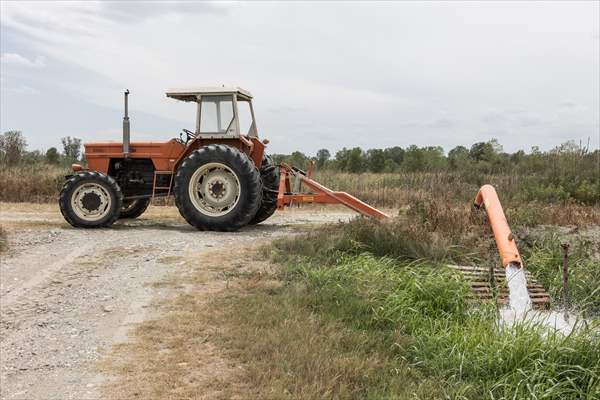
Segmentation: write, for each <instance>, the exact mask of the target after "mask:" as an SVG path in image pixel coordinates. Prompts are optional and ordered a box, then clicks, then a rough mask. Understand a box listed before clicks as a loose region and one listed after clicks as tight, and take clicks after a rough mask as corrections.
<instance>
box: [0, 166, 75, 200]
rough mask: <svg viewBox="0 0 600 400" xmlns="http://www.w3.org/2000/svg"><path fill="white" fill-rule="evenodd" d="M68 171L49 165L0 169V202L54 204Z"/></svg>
mask: <svg viewBox="0 0 600 400" xmlns="http://www.w3.org/2000/svg"><path fill="white" fill-rule="evenodd" d="M68 173H69V169H67V168H65V167H59V166H55V165H49V164H24V165H18V166H5V165H3V166H2V168H0V201H5V202H30V203H45V202H56V201H57V198H58V193H59V192H60V189H61V188H62V186H63V184H64V181H65V175H67V174H68Z"/></svg>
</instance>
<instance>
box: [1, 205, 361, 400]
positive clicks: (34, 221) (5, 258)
mask: <svg viewBox="0 0 600 400" xmlns="http://www.w3.org/2000/svg"><path fill="white" fill-rule="evenodd" d="M353 215H354V214H352V213H351V212H348V211H346V210H344V209H338V208H333V209H327V211H326V210H325V209H323V208H319V207H314V208H304V209H292V210H287V211H284V212H281V213H279V212H278V213H277V214H276V215H275V216H274V217H272V218H271V219H269V220H268V221H266V222H265V223H263V224H261V225H258V226H254V227H247V228H245V229H243V230H241V231H239V232H235V233H218V232H198V231H196V230H194V229H193V228H191V227H190V226H189V225H187V224H186V223H185V222H184V221H183V220H182V219H181V218H180V217H179V216H178V214H177V211H176V209H174V208H173V207H151V208H150V209H149V211H148V212H147V213H146V214H144V215H143V216H142V217H141V218H140V219H138V220H131V221H119V222H118V223H117V224H115V226H114V227H112V228H108V229H97V230H84V229H74V228H71V227H70V226H69V225H67V224H66V223H65V222H64V220H62V217H61V216H60V213H59V212H58V210H57V209H56V207H55V206H51V205H47V206H40V205H36V206H31V207H28V205H26V204H24V205H14V204H0V224H2V226H3V228H4V229H6V231H7V232H8V246H9V249H8V251H7V252H5V253H2V254H1V255H0V257H1V259H0V332H1V337H0V398H2V399H95V398H99V397H100V396H99V394H98V392H97V391H96V387H97V386H98V385H99V384H100V383H102V382H103V379H105V378H104V377H103V376H102V375H100V374H99V373H98V372H97V371H96V369H95V364H96V362H97V361H98V360H99V359H100V358H101V357H102V356H103V355H104V354H107V352H108V351H109V350H110V348H111V346H112V345H114V344H116V343H119V342H123V341H126V340H127V332H128V331H129V330H130V329H131V327H132V326H134V325H135V324H136V323H139V322H141V321H143V320H144V319H145V318H148V317H149V316H150V315H152V312H153V310H152V307H151V306H150V305H151V304H152V303H153V300H155V299H157V298H160V297H161V296H165V295H166V294H167V293H165V291H166V289H161V288H160V285H153V284H154V283H157V282H160V281H161V280H163V279H165V277H166V276H167V275H169V274H180V273H184V272H185V271H183V269H184V268H185V266H184V265H177V264H175V265H174V264H173V262H172V260H173V257H177V256H182V255H185V254H197V253H198V251H199V250H202V249H207V250H208V249H211V250H218V249H223V251H227V250H228V249H231V248H238V247H240V246H244V245H250V244H252V243H256V242H257V241H268V240H270V239H271V238H274V237H277V236H280V235H290V234H294V233H297V232H299V231H301V230H302V229H303V228H305V227H306V226H307V225H315V224H321V223H324V222H335V221H339V220H348V219H349V218H351V217H352V216H353Z"/></svg>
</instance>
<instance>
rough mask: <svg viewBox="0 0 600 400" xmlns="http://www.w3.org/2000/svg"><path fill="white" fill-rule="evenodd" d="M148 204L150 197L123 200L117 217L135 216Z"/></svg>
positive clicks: (127, 217) (142, 211)
mask: <svg viewBox="0 0 600 400" xmlns="http://www.w3.org/2000/svg"><path fill="white" fill-rule="evenodd" d="M148 205H150V199H137V200H123V207H121V214H120V215H119V219H133V218H137V217H139V216H140V215H142V214H143V213H144V211H146V209H147V208H148Z"/></svg>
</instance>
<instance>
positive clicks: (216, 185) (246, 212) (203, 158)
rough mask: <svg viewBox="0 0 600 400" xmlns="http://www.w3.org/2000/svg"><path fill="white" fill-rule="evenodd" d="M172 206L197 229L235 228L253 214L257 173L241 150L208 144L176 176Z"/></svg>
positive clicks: (258, 182) (258, 184) (259, 187)
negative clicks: (175, 206)
mask: <svg viewBox="0 0 600 400" xmlns="http://www.w3.org/2000/svg"><path fill="white" fill-rule="evenodd" d="M173 194H174V195H175V205H177V208H178V209H179V212H180V213H181V215H182V216H183V218H185V220H186V221H187V222H188V223H189V224H190V225H192V226H194V227H196V228H197V229H199V230H215V231H235V230H237V229H239V228H241V227H242V226H244V225H246V224H248V222H250V220H251V219H252V218H253V217H254V216H255V215H256V212H257V211H258V207H259V206H260V204H261V198H262V183H261V180H260V174H259V172H258V170H257V168H256V167H255V165H254V163H253V162H252V160H250V158H248V156H247V155H246V154H245V153H243V152H241V151H240V150H238V149H236V148H233V147H230V146H224V145H209V146H205V147H201V148H199V149H198V150H195V151H194V152H192V153H191V154H190V155H189V156H188V157H187V158H186V159H185V160H184V161H183V163H181V166H180V167H179V169H178V170H177V174H176V175H175V186H174V189H173Z"/></svg>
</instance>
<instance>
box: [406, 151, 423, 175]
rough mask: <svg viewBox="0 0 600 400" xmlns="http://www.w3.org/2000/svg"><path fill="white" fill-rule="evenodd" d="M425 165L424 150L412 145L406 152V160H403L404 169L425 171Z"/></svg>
mask: <svg viewBox="0 0 600 400" xmlns="http://www.w3.org/2000/svg"><path fill="white" fill-rule="evenodd" d="M424 167H425V157H424V155H423V151H422V150H421V149H420V148H418V147H417V146H415V145H414V144H413V145H410V146H409V147H408V148H407V149H406V152H405V153H404V161H402V169H404V170H406V171H409V172H415V171H423V169H424Z"/></svg>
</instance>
